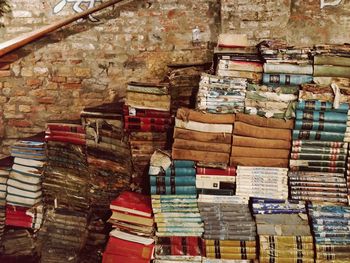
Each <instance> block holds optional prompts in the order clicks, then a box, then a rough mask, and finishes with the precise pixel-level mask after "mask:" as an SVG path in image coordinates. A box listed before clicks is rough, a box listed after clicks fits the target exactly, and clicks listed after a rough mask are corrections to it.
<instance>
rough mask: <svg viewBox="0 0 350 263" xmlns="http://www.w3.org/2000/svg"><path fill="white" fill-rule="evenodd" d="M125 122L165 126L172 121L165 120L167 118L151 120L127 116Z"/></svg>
mask: <svg viewBox="0 0 350 263" xmlns="http://www.w3.org/2000/svg"><path fill="white" fill-rule="evenodd" d="M125 122H127V123H130V124H133V123H135V124H140V125H141V124H158V125H164V124H170V123H171V119H165V118H150V117H138V116H125Z"/></svg>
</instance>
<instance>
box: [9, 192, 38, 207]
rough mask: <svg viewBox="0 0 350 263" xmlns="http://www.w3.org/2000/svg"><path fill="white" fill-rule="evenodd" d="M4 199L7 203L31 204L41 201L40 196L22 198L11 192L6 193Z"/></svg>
mask: <svg viewBox="0 0 350 263" xmlns="http://www.w3.org/2000/svg"><path fill="white" fill-rule="evenodd" d="M6 201H7V203H8V204H12V205H23V206H33V205H35V204H37V203H39V202H41V196H40V197H38V198H23V197H19V196H15V195H12V194H8V195H7V196H6Z"/></svg>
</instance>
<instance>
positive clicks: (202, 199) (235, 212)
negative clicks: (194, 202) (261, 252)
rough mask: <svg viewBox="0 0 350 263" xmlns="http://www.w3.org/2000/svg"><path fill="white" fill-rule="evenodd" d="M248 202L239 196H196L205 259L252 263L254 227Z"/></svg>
mask: <svg viewBox="0 0 350 263" xmlns="http://www.w3.org/2000/svg"><path fill="white" fill-rule="evenodd" d="M248 201H249V199H248V198H244V197H239V196H219V195H217V196H215V195H203V194H199V198H198V206H199V210H200V214H201V217H202V220H203V221H204V235H203V238H204V243H205V256H206V258H215V259H230V260H240V259H243V260H254V259H256V241H255V237H256V226H255V222H254V219H253V217H252V215H251V213H250V210H249V205H248ZM224 262H225V261H224Z"/></svg>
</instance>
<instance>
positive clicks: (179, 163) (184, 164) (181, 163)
mask: <svg viewBox="0 0 350 263" xmlns="http://www.w3.org/2000/svg"><path fill="white" fill-rule="evenodd" d="M195 165H196V163H195V162H194V161H189V160H173V166H175V167H176V168H190V167H192V168H194V167H195Z"/></svg>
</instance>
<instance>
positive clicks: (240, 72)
mask: <svg viewBox="0 0 350 263" xmlns="http://www.w3.org/2000/svg"><path fill="white" fill-rule="evenodd" d="M214 55H215V62H216V65H215V66H216V73H217V75H218V76H221V77H224V76H225V77H235V78H245V79H247V80H248V81H249V82H250V83H260V82H261V80H262V72H263V64H262V61H261V58H260V56H259V54H258V50H257V48H256V47H253V46H249V44H248V39H247V35H236V34H220V35H219V39H218V46H217V48H215V50H214Z"/></svg>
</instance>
